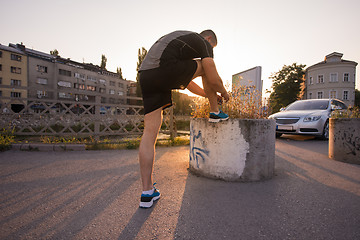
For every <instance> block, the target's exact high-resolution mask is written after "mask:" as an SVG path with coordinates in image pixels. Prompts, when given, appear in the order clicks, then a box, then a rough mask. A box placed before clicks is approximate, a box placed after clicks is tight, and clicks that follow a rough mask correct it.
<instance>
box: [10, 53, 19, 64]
mask: <svg viewBox="0 0 360 240" xmlns="http://www.w3.org/2000/svg"><path fill="white" fill-rule="evenodd" d="M11 60H14V61H18V62H21V56H20V55H16V54H11Z"/></svg>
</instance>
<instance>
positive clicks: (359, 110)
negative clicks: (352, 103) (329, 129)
mask: <svg viewBox="0 0 360 240" xmlns="http://www.w3.org/2000/svg"><path fill="white" fill-rule="evenodd" d="M331 118H360V107H353V108H349V109H347V110H335V111H334V112H332V114H331Z"/></svg>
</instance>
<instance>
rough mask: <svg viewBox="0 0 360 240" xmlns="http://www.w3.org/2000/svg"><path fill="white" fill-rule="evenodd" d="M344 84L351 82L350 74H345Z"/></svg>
mask: <svg viewBox="0 0 360 240" xmlns="http://www.w3.org/2000/svg"><path fill="white" fill-rule="evenodd" d="M344 82H349V73H344Z"/></svg>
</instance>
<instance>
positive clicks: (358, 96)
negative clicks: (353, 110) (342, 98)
mask: <svg viewBox="0 0 360 240" xmlns="http://www.w3.org/2000/svg"><path fill="white" fill-rule="evenodd" d="M355 106H356V107H360V91H359V90H357V89H355Z"/></svg>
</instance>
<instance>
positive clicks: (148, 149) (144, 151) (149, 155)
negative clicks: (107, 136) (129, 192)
mask: <svg viewBox="0 0 360 240" xmlns="http://www.w3.org/2000/svg"><path fill="white" fill-rule="evenodd" d="M162 111H163V110H162V108H159V109H157V110H155V111H153V112H150V113H148V114H146V115H145V118H144V125H145V128H144V132H143V136H142V138H141V142H140V147H139V162H140V174H141V180H142V186H143V191H148V190H151V189H152V188H153V180H152V173H153V167H154V159H155V143H156V139H157V136H158V133H159V130H160V127H161V123H162Z"/></svg>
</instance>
